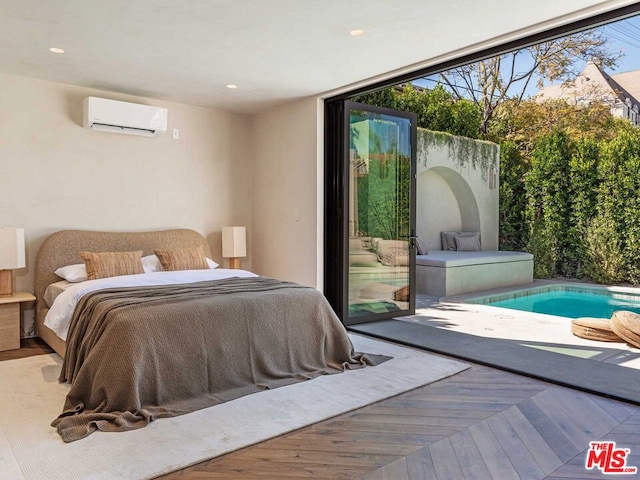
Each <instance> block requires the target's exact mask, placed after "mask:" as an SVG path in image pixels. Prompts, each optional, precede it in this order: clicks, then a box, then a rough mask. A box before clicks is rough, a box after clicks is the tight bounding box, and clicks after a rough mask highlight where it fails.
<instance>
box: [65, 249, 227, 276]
mask: <svg viewBox="0 0 640 480" xmlns="http://www.w3.org/2000/svg"><path fill="white" fill-rule="evenodd" d="M150 256H153V257H155V255H150ZM145 258H148V257H144V258H143V260H144V259H145ZM159 263H160V262H159V261H158V264H159ZM216 266H217V265H216ZM142 269H143V270H144V273H150V272H153V271H155V270H152V269H151V267H150V266H148V265H146V264H145V263H144V261H143V262H142ZM160 270H162V268H160ZM53 273H55V274H56V275H57V276H59V277H60V278H64V279H65V280H66V281H67V282H71V283H79V282H85V281H87V267H86V266H85V264H84V263H76V264H75V265H67V266H66V267H60V268H59V269H57V270H56V271H55V272H53Z"/></svg>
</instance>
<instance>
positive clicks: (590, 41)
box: [440, 29, 622, 133]
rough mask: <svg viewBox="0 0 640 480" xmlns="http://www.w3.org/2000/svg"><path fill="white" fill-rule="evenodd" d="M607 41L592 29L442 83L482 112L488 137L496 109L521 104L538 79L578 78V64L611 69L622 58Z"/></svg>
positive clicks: (451, 74) (449, 75)
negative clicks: (588, 62)
mask: <svg viewBox="0 0 640 480" xmlns="http://www.w3.org/2000/svg"><path fill="white" fill-rule="evenodd" d="M607 41H608V39H607V37H605V36H604V35H603V34H602V32H601V31H599V30H596V29H592V30H586V31H584V32H579V33H576V34H573V35H568V36H565V37H561V38H556V39H553V40H548V41H546V42H542V43H539V44H537V45H532V46H530V47H526V48H522V49H520V50H515V51H513V52H510V53H506V54H503V55H498V56H495V57H491V58H488V59H486V60H481V61H479V62H474V63H472V64H468V65H463V66H461V67H457V68H454V69H452V70H449V71H446V72H442V73H441V74H440V79H441V80H442V82H443V83H444V84H445V85H446V86H447V87H448V88H449V89H450V90H451V91H452V92H453V94H454V96H455V97H456V98H458V99H469V100H471V101H472V102H474V103H475V104H476V105H478V107H480V109H481V111H482V122H481V124H480V130H481V131H482V133H487V132H488V129H489V124H490V123H491V120H492V118H493V115H494V113H495V111H496V109H497V108H498V107H499V106H500V105H501V104H502V103H504V102H505V101H507V100H509V99H511V101H512V102H515V103H516V104H517V103H520V102H521V101H522V100H523V99H524V95H525V92H526V91H527V87H528V86H529V85H530V84H531V82H532V81H534V78H537V81H538V87H541V86H542V81H543V80H548V81H550V82H557V81H568V80H572V79H573V78H575V77H576V76H577V75H578V73H579V72H578V71H577V70H576V68H577V65H578V64H579V62H576V60H585V61H586V60H591V61H595V62H596V63H598V64H599V65H601V66H602V67H612V66H614V65H615V64H616V62H617V60H618V59H619V58H620V56H621V55H622V54H621V53H620V52H617V53H616V52H612V51H610V50H609V49H608V47H607Z"/></svg>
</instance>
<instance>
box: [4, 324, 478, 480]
mask: <svg viewBox="0 0 640 480" xmlns="http://www.w3.org/2000/svg"><path fill="white" fill-rule="evenodd" d="M350 336H351V339H352V341H353V343H354V346H355V347H356V350H357V351H364V352H370V353H376V354H382V355H388V356H392V357H393V359H392V360H389V361H387V362H385V363H383V364H381V365H378V366H376V367H367V368H364V369H361V370H354V371H347V372H345V373H342V374H337V375H325V376H322V377H319V378H316V379H314V380H311V381H307V382H302V383H297V384H295V385H289V386H286V387H281V388H277V389H274V390H268V391H264V392H260V393H256V394H253V395H248V396H246V397H242V398H239V399H237V400H234V401H231V402H228V403H224V404H221V405H216V406H214V407H210V408H206V409H203V410H199V411H197V412H193V413H190V414H188V415H183V416H180V417H175V418H168V419H160V420H157V421H155V422H153V423H151V424H150V425H149V426H148V427H146V428H142V429H139V430H134V431H129V432H123V433H103V432H96V433H94V434H92V435H90V436H89V437H87V438H85V439H82V440H79V441H77V442H73V443H69V444H65V443H63V442H62V440H61V439H60V437H59V436H58V434H57V433H56V431H55V429H54V428H52V427H50V426H49V425H50V423H51V421H52V420H53V419H54V418H56V416H57V415H58V414H59V413H60V411H61V408H62V405H63V403H64V397H65V395H66V392H67V390H68V387H67V386H66V385H62V384H59V383H58V381H57V378H58V373H59V371H60V367H61V364H62V361H61V359H60V357H59V356H58V355H56V354H51V355H40V356H36V357H29V358H25V359H20V360H11V361H5V362H0V385H2V387H0V477H1V478H10V479H12V480H20V479H28V480H63V479H64V480H67V479H93V480H98V479H109V480H112V479H119V478H123V479H124V478H126V479H131V480H134V479H146V478H153V477H155V476H158V475H161V474H164V473H168V472H171V471H174V470H178V469H180V468H184V467H186V466H189V465H192V464H194V463H198V462H201V461H204V460H206V459H209V458H213V457H216V456H218V455H222V454H225V453H228V452H231V451H234V450H237V449H239V448H243V447H246V446H249V445H252V444H254V443H258V442H261V441H264V440H267V439H269V438H273V437H276V436H278V435H282V434H284V433H287V432H290V431H292V430H296V429H298V428H301V427H304V426H307V425H311V424H313V423H317V422H319V421H321V420H325V419H327V418H330V417H333V416H336V415H339V414H342V413H345V412H348V411H350V410H353V409H356V408H360V407H363V406H365V405H368V404H371V403H374V402H377V401H380V400H383V399H385V398H388V397H391V396H394V395H398V394H400V393H402V392H406V391H408V390H411V389H414V388H417V387H419V386H421V385H426V384H428V383H431V382H435V381H437V380H440V379H442V378H445V377H448V376H450V375H453V374H456V373H458V372H461V371H463V370H466V369H467V368H468V365H466V364H463V363H460V362H457V361H453V360H449V359H446V358H441V357H438V356H434V355H431V354H428V353H425V352H422V351H419V350H415V349H412V348H407V347H401V346H399V345H396V344H392V343H387V342H383V341H378V340H373V339H371V338H368V337H363V336H358V335H350Z"/></svg>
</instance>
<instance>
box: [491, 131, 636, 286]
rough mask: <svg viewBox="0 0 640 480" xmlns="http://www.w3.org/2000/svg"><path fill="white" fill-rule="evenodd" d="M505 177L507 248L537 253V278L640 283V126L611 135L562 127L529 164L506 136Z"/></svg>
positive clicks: (545, 140)
mask: <svg viewBox="0 0 640 480" xmlns="http://www.w3.org/2000/svg"><path fill="white" fill-rule="evenodd" d="M500 181H501V185H500V202H501V203H500V222H501V225H500V242H501V247H502V248H505V249H506V248H509V249H518V248H522V247H524V249H525V250H527V251H529V252H531V253H533V254H534V256H535V260H534V265H535V267H534V268H535V272H534V273H535V276H536V277H538V278H548V277H553V276H557V275H563V276H568V277H577V278H581V277H583V276H585V275H586V276H588V277H590V278H591V279H593V280H594V281H597V282H603V283H613V282H621V281H622V282H630V283H633V284H640V129H638V128H634V127H631V126H621V127H620V128H619V129H618V131H617V132H615V134H614V135H613V138H611V139H609V140H595V139H593V138H588V137H585V138H580V139H578V140H572V139H571V138H570V137H569V136H568V135H567V134H566V133H565V132H564V131H561V130H556V131H553V132H552V133H550V134H548V135H545V136H542V137H540V138H539V139H538V140H537V141H536V143H535V146H534V148H533V151H532V152H531V155H530V157H529V158H528V162H525V161H524V160H523V159H522V158H521V156H520V153H519V152H518V149H517V146H515V145H513V144H510V143H508V142H505V143H503V144H502V145H501V179H500ZM520 212H524V214H521V213H520Z"/></svg>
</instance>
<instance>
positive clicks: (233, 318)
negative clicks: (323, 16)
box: [35, 229, 385, 442]
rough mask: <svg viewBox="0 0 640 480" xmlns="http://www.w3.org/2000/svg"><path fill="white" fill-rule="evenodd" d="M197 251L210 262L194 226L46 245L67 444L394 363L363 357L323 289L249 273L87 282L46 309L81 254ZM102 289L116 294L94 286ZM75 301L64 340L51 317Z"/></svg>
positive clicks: (41, 320)
mask: <svg viewBox="0 0 640 480" xmlns="http://www.w3.org/2000/svg"><path fill="white" fill-rule="evenodd" d="M199 246H201V247H202V249H203V252H204V253H205V255H206V256H207V257H210V256H211V251H210V249H209V246H208V244H207V241H206V239H205V238H204V237H202V236H201V235H200V234H198V233H197V232H194V231H191V230H184V229H181V230H165V231H159V232H139V233H128V232H120V233H111V232H89V231H78V230H66V231H61V232H57V233H54V234H52V235H50V236H49V237H48V238H47V239H46V240H45V241H44V243H43V244H42V247H41V248H40V251H39V252H38V256H37V259H36V269H35V289H36V298H37V304H36V309H37V313H36V314H37V322H36V328H37V330H36V331H37V334H38V336H40V337H41V338H42V339H43V340H45V341H46V342H47V343H48V344H49V345H51V347H52V348H54V350H55V351H56V352H58V353H59V354H60V355H61V356H62V357H63V358H64V363H63V367H62V371H61V375H60V380H61V381H67V382H69V383H71V389H70V391H69V394H68V396H67V399H66V402H65V405H64V407H63V409H62V410H63V411H62V414H61V415H60V416H59V417H58V418H57V419H55V420H54V422H53V423H52V425H53V426H56V427H57V429H58V433H60V435H61V436H62V439H63V440H64V441H66V442H70V441H74V440H78V439H80V438H83V437H85V436H87V435H88V434H90V433H92V432H93V431H95V430H102V431H122V430H130V429H135V428H141V427H144V426H146V425H147V424H148V423H149V422H151V421H153V420H155V419H157V418H164V417H171V416H176V415H181V414H185V413H189V412H191V411H194V410H198V409H201V408H205V407H208V406H212V405H215V404H218V403H221V402H224V401H228V400H232V399H234V398H238V397H240V396H243V395H246V394H250V393H254V392H259V391H261V390H264V389H269V388H275V387H279V386H284V385H288V384H291V383H294V382H297V381H302V380H306V379H311V378H314V377H316V376H318V375H322V374H332V373H339V372H342V371H344V370H346V369H353V368H362V367H364V366H366V365H374V364H377V363H379V362H382V361H384V360H385V358H383V357H376V356H367V355H364V354H358V353H355V352H354V351H353V346H352V345H351V342H350V341H349V338H348V336H347V335H346V331H345V329H344V327H343V326H342V324H341V323H340V321H339V320H338V318H337V317H336V316H335V313H334V312H333V311H332V310H331V307H330V306H329V305H328V303H327V301H326V299H324V297H323V296H322V294H321V293H320V292H318V291H317V290H315V289H313V288H309V287H304V286H302V285H297V284H293V283H289V282H280V281H277V280H274V279H267V278H263V277H258V276H256V275H254V274H252V273H250V272H245V271H242V270H238V271H226V272H228V273H225V271H224V270H223V269H219V270H218V269H216V271H215V272H212V271H211V272H206V271H203V272H199V273H202V274H203V275H204V276H202V277H201V276H199V273H198V272H183V273H184V275H194V276H195V280H186V281H185V282H186V283H180V284H177V283H176V284H174V283H173V282H172V281H168V280H166V278H169V279H171V278H173V277H171V275H174V274H177V273H178V272H155V273H151V274H140V275H129V276H127V278H126V279H127V281H133V280H136V278H137V277H140V278H144V279H145V280H144V281H145V282H146V281H147V277H149V278H151V277H153V279H152V280H149V281H153V282H155V281H159V282H160V283H158V284H156V283H149V284H147V283H145V284H144V285H145V286H131V285H129V284H124V286H123V285H121V284H120V283H117V284H116V283H113V284H111V283H110V282H111V281H112V280H113V282H116V280H118V279H115V278H114V279H102V280H89V281H87V282H82V283H80V284H78V285H74V286H73V287H72V288H70V289H69V290H67V291H64V292H63V293H61V294H60V295H59V297H57V298H56V299H55V302H54V304H53V305H52V306H51V309H50V307H49V306H48V305H47V302H46V301H45V291H46V290H47V287H48V286H49V285H51V284H54V283H56V282H58V281H60V278H59V277H58V276H57V275H56V274H55V273H54V272H55V271H56V269H58V268H59V267H63V266H65V265H71V264H78V263H80V262H81V259H80V258H79V256H78V252H80V251H91V252H116V251H119V252H128V251H133V250H140V251H142V252H143V255H150V254H152V253H153V251H154V249H158V248H165V249H179V248H183V247H199ZM196 273H198V275H196ZM181 274H182V273H181ZM219 276H222V277H221V278H218V277H219ZM134 277H136V278H134ZM205 277H206V280H202V278H205ZM209 277H211V278H213V279H210V278H209ZM120 278H121V279H124V278H125V277H120ZM158 279H160V280H158ZM118 281H119V280H118ZM136 281H137V280H136ZM181 281H182V280H181ZM100 282H105V283H104V285H107V286H106V287H101V286H100V287H96V288H93V287H95V285H97V284H98V283H100ZM167 282H169V284H167ZM100 285H102V284H100ZM135 285H138V284H135ZM140 285H141V284H140ZM89 287H91V288H93V290H92V289H91V288H89ZM74 292H75V293H74ZM78 292H80V293H78ZM69 294H72V295H69ZM72 297H73V298H75V301H76V302H77V306H75V304H74V305H73V308H72V309H71V311H72V312H73V318H72V319H71V320H70V324H69V326H68V336H67V337H66V341H65V340H63V339H62V337H65V336H64V335H63V336H62V337H61V336H60V335H61V333H60V331H59V330H56V331H54V330H53V329H52V328H49V327H48V326H47V325H45V318H47V313H51V314H53V313H55V312H57V311H60V310H61V308H62V310H64V308H67V307H68V305H67V303H66V302H67V301H68V298H72ZM63 307H64V308H63ZM50 319H51V315H50V316H49V318H47V324H49V325H50V324H51V322H50Z"/></svg>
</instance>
